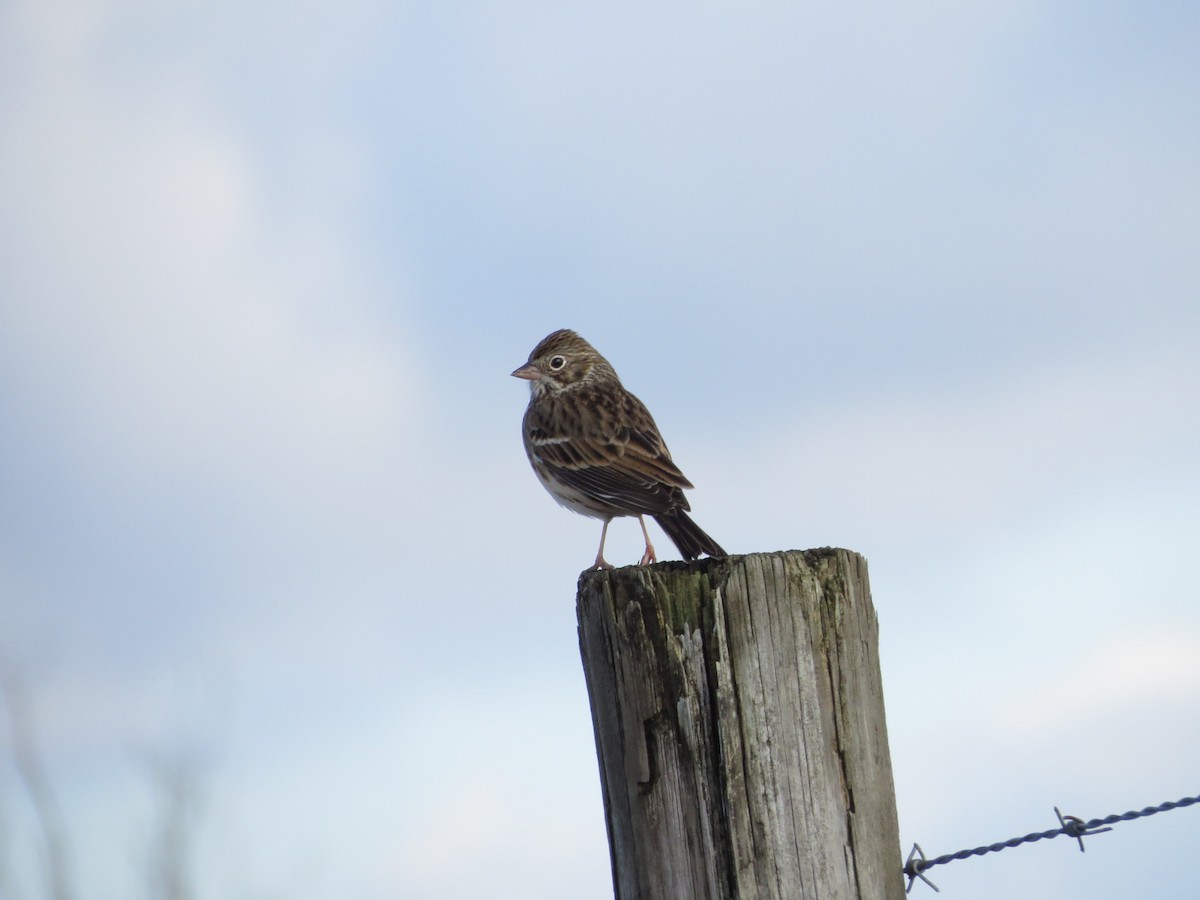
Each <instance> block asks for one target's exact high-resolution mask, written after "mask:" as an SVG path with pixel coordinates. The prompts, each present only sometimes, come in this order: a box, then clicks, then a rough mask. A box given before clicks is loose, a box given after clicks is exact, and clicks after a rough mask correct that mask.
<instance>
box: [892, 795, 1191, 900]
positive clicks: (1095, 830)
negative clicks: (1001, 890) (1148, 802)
mask: <svg viewBox="0 0 1200 900" xmlns="http://www.w3.org/2000/svg"><path fill="white" fill-rule="evenodd" d="M1194 803H1200V795H1197V796H1195V797H1184V798H1183V799H1181V800H1170V801H1167V802H1166V803H1160V804H1158V805H1157V806H1147V807H1144V808H1142V809H1135V810H1130V811H1129V812H1124V813H1113V814H1112V815H1109V816H1104V817H1103V818H1100V819H1088V820H1087V821H1086V822H1085V821H1084V820H1083V819H1080V818H1078V817H1077V816H1064V815H1063V814H1062V813H1060V812H1059V811H1058V807H1055V808H1054V812H1055V813H1056V814H1057V815H1058V820H1059V822H1061V823H1062V827H1060V828H1051V829H1050V830H1049V831H1035V832H1033V833H1032V834H1026V835H1023V836H1022V837H1014V838H1009V839H1008V840H1007V841H1000V842H998V843H995V844H987V845H986V846H983V847H973V848H971V849H970V850H959V851H958V852H957V853H947V854H944V855H943V856H937V857H934V858H933V859H926V858H925V854H924V852H923V851H922V850H921V845H920V844H913V849H912V852H911V853H909V855H908V861H907V862H906V863H905V864H904V874H905V875H906V876H908V887H907V888H905V893H908V891H910V890H912V886H913V883H914V882H915V881H916V879H918V878H919V879H921V880H922V881H924V882H925V883H926V884H928V885H929V886H930V887H931V888H933V889H934V890H935V891H936V890H937V889H938V887H937V885H935V884H934V883H933V882H932V881H930V880H929V879H928V878H926V877H925V872H927V871H928V870H929V869H932V868H933V867H934V866H941V865H945V864H946V863H948V862H953V861H955V860H958V859H967V858H969V857H972V856H983V855H984V854H985V853H995V852H997V851H999V850H1007V849H1008V848H1009V847H1019V846H1020V845H1021V844H1030V843H1033V842H1034V841H1041V840H1049V839H1050V838H1056V837H1058V836H1059V835H1060V834H1065V835H1069V836H1070V837H1073V838H1075V839H1076V840H1078V841H1079V849H1080V850H1083V838H1084V837H1085V836H1086V835H1092V834H1100V833H1102V832H1105V831H1112V828H1110V827H1105V826H1111V825H1115V824H1116V823H1117V822H1128V821H1132V820H1133V819H1141V818H1143V817H1145V816H1152V815H1155V814H1156V813H1160V812H1166V811H1168V810H1171V809H1179V808H1181V807H1185V806H1191V805H1192V804H1194Z"/></svg>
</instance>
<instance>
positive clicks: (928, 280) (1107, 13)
mask: <svg viewBox="0 0 1200 900" xmlns="http://www.w3.org/2000/svg"><path fill="white" fill-rule="evenodd" d="M1198 38H1200V14H1198V13H1197V11H1196V9H1195V8H1194V7H1193V5H1191V4H1183V3H1165V4H1153V5H1146V4H1136V3H1107V2H1101V3H1095V2H1093V3H1072V2H1041V3H1029V2H1015V3H1014V2H1004V3H1000V2H968V3H962V2H959V3H936V2H935V3H929V4H925V5H923V6H903V5H892V6H886V5H884V6H868V5H862V4H841V5H832V4H830V5H812V4H805V5H796V6H792V7H790V8H780V7H778V6H750V7H744V6H743V7H740V8H733V7H717V6H708V5H705V6H700V7H696V6H695V5H684V4H666V5H662V6H659V7H656V8H654V9H646V8H645V7H644V5H643V6H635V5H627V6H626V5H620V4H618V5H615V6H614V5H612V4H609V5H607V6H606V7H605V8H604V9H603V10H585V9H577V8H568V7H564V6H562V5H561V4H559V5H552V4H532V3H518V4H504V5H502V6H501V5H479V4H453V5H438V6H434V7H430V6H428V5H408V4H384V3H378V2H369V0H368V2H354V0H351V2H348V3H341V4H327V5H304V4H300V5H296V4H291V5H281V4H268V3H256V2H250V3H236V4H235V3H216V4H206V5H201V4H190V3H186V2H173V3H166V4H163V3H146V2H137V0H112V2H108V3H102V4H89V3H83V2H61V3H51V4H47V3H35V2H27V0H14V2H11V3H8V4H6V5H5V6H4V7H3V9H2V10H0V121H3V122H4V127H3V128H2V129H0V419H2V420H3V421H4V422H5V423H6V424H5V426H4V428H3V429H0V495H2V496H3V498H4V499H3V503H2V504H0V657H2V659H3V661H4V664H5V666H6V668H7V670H8V671H9V672H13V673H18V674H19V678H20V681H21V682H22V683H23V684H24V685H25V691H26V693H27V697H28V700H29V703H30V708H31V710H32V715H33V717H34V722H35V725H36V733H37V736H38V739H39V743H40V748H41V753H42V758H43V760H44V763H45V766H46V770H47V774H48V777H49V778H50V779H51V782H52V784H53V785H54V789H55V792H56V796H57V799H58V803H59V805H60V807H61V809H62V813H63V819H64V822H65V832H66V835H67V838H68V840H69V846H70V849H71V858H72V870H71V877H72V879H73V883H74V885H75V888H76V894H77V896H79V897H81V898H83V897H86V898H89V900H90V898H117V897H120V898H126V897H129V896H136V895H137V892H139V891H142V892H144V890H145V883H146V876H145V872H144V870H145V868H146V859H147V857H148V856H151V855H152V852H153V835H154V834H155V829H156V826H155V822H156V815H158V813H157V812H156V809H157V804H158V803H159V801H160V800H161V796H160V794H161V792H160V791H157V790H156V789H155V786H154V784H155V783H154V777H153V773H154V772H155V771H158V770H159V769H160V768H161V762H162V761H163V760H174V761H176V762H177V763H179V764H181V765H185V766H187V767H189V768H188V769H187V770H188V771H189V772H191V773H192V777H193V780H194V783H195V785H196V787H197V788H198V791H199V797H200V798H201V799H200V802H198V803H197V805H196V807H195V809H194V818H193V819H192V820H191V824H190V834H191V856H190V860H191V877H192V878H193V880H194V882H195V884H196V886H197V890H198V896H200V897H205V898H208V897H213V898H216V897H220V898H225V897H273V896H287V897H291V898H297V900H306V898H323V897H328V896H335V895H336V896H354V897H360V898H364V900H371V898H392V897H420V898H431V900H443V898H444V900H452V898H454V900H456V898H467V897H477V896H480V895H481V894H484V893H486V895H487V896H490V897H498V898H505V897H514V898H515V897H522V898H530V897H533V898H537V897H545V898H557V897H563V896H571V897H578V898H583V900H590V898H605V897H610V896H611V886H610V882H609V875H608V855H607V848H606V844H605V836H604V826H603V813H602V809H601V803H600V794H599V786H598V776H597V774H596V764H595V758H594V748H593V744H592V736H591V726H590V720H589V717H588V709H587V700H586V694H585V689H584V685H583V681H582V674H581V669H580V665H579V660H578V650H577V644H576V635H575V622H574V605H573V601H574V591H575V580H576V577H577V575H578V572H579V570H580V569H581V567H582V566H584V565H586V564H587V563H588V562H589V561H590V560H591V559H592V556H593V554H594V552H595V543H596V540H597V538H598V527H597V524H596V523H595V522H593V521H590V520H586V519H583V518H580V517H575V516H571V515H570V514H568V513H567V512H565V511H563V510H562V509H560V508H559V507H557V506H556V505H555V504H554V503H553V502H552V501H551V500H550V498H549V497H548V496H546V495H545V493H544V492H543V491H542V490H541V488H540V487H539V486H538V485H537V483H536V482H535V480H534V478H533V476H532V474H531V473H530V472H529V471H528V467H527V464H526V462H525V459H524V454H523V452H522V450H521V447H520V439H519V421H520V417H521V413H522V411H523V408H524V405H525V402H526V399H527V391H526V389H525V386H524V385H523V384H521V383H519V382H517V381H515V380H514V379H511V378H509V377H508V373H509V372H510V371H512V369H513V368H515V367H516V366H517V365H518V364H520V363H521V362H523V361H524V359H525V357H526V355H527V354H528V352H529V350H530V348H531V347H532V346H533V345H534V344H535V343H536V342H537V340H539V339H540V338H541V337H542V336H543V335H545V334H546V333H547V332H549V331H551V330H553V329H555V328H559V327H572V328H575V329H576V330H578V331H580V332H581V333H582V334H583V335H584V336H586V337H587V338H588V339H589V340H590V341H591V342H592V343H593V344H595V345H596V346H597V347H598V348H599V349H600V350H601V352H603V353H604V354H605V355H606V356H608V358H609V359H610V360H611V361H612V362H613V363H614V365H615V366H616V368H617V370H618V372H620V373H621V375H622V377H623V378H624V380H625V382H626V384H627V386H629V387H630V388H631V389H632V390H634V391H635V392H636V393H637V394H638V395H639V396H641V397H642V399H643V400H645V401H646V402H647V404H648V405H649V407H650V408H651V409H652V410H653V411H654V414H655V416H656V418H657V420H658V423H659V425H660V427H661V429H662V431H663V433H664V434H665V435H666V437H667V440H668V441H669V443H670V445H671V448H672V450H673V452H674V454H675V457H676V459H677V461H678V462H679V463H680V465H681V466H682V468H683V470H684V471H685V472H686V474H687V475H688V477H689V478H690V479H691V480H692V481H693V482H694V483H695V484H696V485H697V488H696V490H695V491H694V492H692V494H691V499H692V505H693V509H694V511H695V515H696V518H697V520H698V521H699V522H700V523H701V524H702V525H703V527H704V528H705V529H706V530H708V531H709V532H711V533H712V534H713V536H714V537H715V538H716V539H717V540H719V541H720V542H721V543H722V544H723V545H724V546H725V547H726V548H728V549H730V550H731V551H733V552H751V551H760V550H761V551H766V550H778V549H789V548H805V547H815V546H826V545H836V546H844V547H849V548H851V549H853V550H856V551H858V552H861V553H863V554H864V555H865V556H866V557H867V558H868V560H869V561H870V565H871V575H872V587H873V593H874V598H875V604H876V607H877V609H878V612H879V618H880V623H881V633H882V646H881V652H882V657H883V669H884V671H883V675H884V684H885V691H886V695H887V702H888V713H889V730H890V734H891V743H892V754H893V765H894V768H895V777H896V785H897V797H898V803H899V808H900V818H901V834H902V839H903V840H904V841H905V847H904V849H905V850H907V847H908V844H909V843H910V842H912V841H914V840H917V841H920V842H921V843H922V845H923V846H924V847H925V849H926V851H928V852H929V853H930V854H931V855H935V854H939V853H943V852H950V851H953V850H957V849H960V848H963V847H969V846H975V845H976V844H982V843H989V842H992V841H996V840H1002V839H1005V838H1007V837H1010V836H1013V835H1017V834H1024V833H1026V832H1029V831H1034V830H1044V829H1047V828H1050V827H1053V825H1054V824H1055V823H1054V820H1053V817H1052V810H1051V807H1052V806H1054V805H1056V804H1057V805H1058V806H1060V807H1061V808H1062V809H1063V810H1064V811H1065V812H1070V813H1074V814H1076V815H1080V816H1083V817H1084V818H1090V817H1093V816H1101V815H1105V814H1107V813H1110V812H1118V811H1123V810H1125V809H1128V808H1133V807H1139V806H1142V805H1146V804H1150V803H1156V802H1159V801H1162V800H1168V799H1176V798H1178V797H1181V796H1184V795H1189V794H1194V793H1195V792H1196V771H1197V770H1196V764H1195V751H1194V748H1195V746H1196V745H1197V743H1198V742H1200V716H1198V715H1197V711H1198V709H1200V608H1198V604H1197V603H1196V589H1195V577H1194V565H1193V559H1194V557H1195V549H1194V548H1195V547H1196V546H1197V544H1198V543H1200V524H1198V517H1197V514H1196V510H1197V509H1200V470H1198V467H1197V462H1196V459H1197V454H1196V447H1197V444H1198V439H1200V352H1198V349H1200V348H1198V343H1200V341H1198V338H1197V335H1198V334H1200V302H1198V300H1200V297H1198V295H1197V291H1198V288H1197V286H1198V285H1200V263H1198V260H1200V254H1197V247H1198V246H1200V168H1198V167H1197V160H1198V159H1200V116H1198V107H1197V103H1196V99H1195V96H1196V85H1197V83H1198V81H1197V78H1198V76H1200V60H1198V59H1197V55H1196V53H1195V47H1196V45H1197V39H1198ZM660 543H661V544H662V547H663V548H665V547H666V546H667V542H666V541H665V539H663V540H662V541H660ZM639 553H640V535H639V533H638V529H637V528H636V526H635V525H633V524H632V523H630V522H624V523H620V522H618V523H616V524H615V525H614V527H613V528H612V529H611V533H610V544H609V551H608V558H609V559H610V560H613V561H618V562H619V561H625V562H633V561H635V560H636V559H637V557H638V555H639ZM10 737H11V736H10V732H9V725H8V723H7V722H4V723H3V724H2V725H0V753H2V755H0V854H3V855H2V856H0V862H2V863H3V865H0V871H3V872H4V873H5V874H4V876H3V877H4V878H6V879H7V882H6V883H0V894H2V893H4V890H5V889H8V890H9V891H10V892H12V893H13V895H14V896H16V895H17V893H18V891H19V892H21V895H22V896H39V895H40V894H39V893H38V891H39V873H38V868H37V858H38V857H37V852H38V850H37V847H38V845H37V840H36V831H35V830H34V827H33V824H34V818H33V815H32V812H31V809H30V804H29V801H28V798H27V797H26V796H25V794H24V793H23V791H22V789H21V786H20V781H19V779H18V776H17V772H16V770H15V768H14V766H13V764H12V752H11V741H10ZM156 767H157V768H156ZM1198 823H1200V820H1197V818H1196V814H1195V813H1194V812H1192V811H1190V810H1185V811H1180V812H1174V813H1170V814H1167V815H1164V816H1161V817H1157V818H1155V819H1148V820H1144V821H1140V822H1136V823H1131V824H1128V825H1124V826H1122V827H1120V828H1119V829H1118V830H1117V831H1115V832H1114V833H1112V834H1108V835H1104V836H1101V837H1097V838H1095V839H1093V841H1092V842H1091V844H1090V847H1091V849H1089V852H1088V853H1087V854H1086V855H1080V854H1078V853H1077V852H1075V851H1074V850H1073V848H1072V847H1071V846H1069V845H1067V844H1066V842H1065V841H1063V840H1061V839H1060V840H1059V841H1055V842H1051V843H1048V844H1039V845H1035V846H1033V847H1028V848H1024V849H1022V850H1014V851H1009V852H1007V853H1005V854H999V855H995V856H993V857H989V858H986V859H979V860H971V861H967V862H961V863H957V864H955V865H954V866H949V867H946V868H944V869H942V870H940V871H938V872H937V873H935V875H934V879H935V880H936V881H937V882H938V883H939V884H940V885H941V886H942V888H943V895H944V896H958V897H968V896H969V897H972V898H983V900H988V898H993V897H996V898H999V897H1007V896H1009V895H1010V894H1011V891H1012V886H1013V885H1014V884H1036V885H1038V890H1039V891H1042V892H1044V893H1046V894H1050V893H1054V894H1055V895H1056V896H1059V897H1061V898H1064V900H1074V898H1083V897H1089V896H1097V895H1101V896H1129V895H1131V894H1132V893H1133V892H1135V891H1136V893H1137V895H1138V896H1148V897H1153V896H1160V897H1175V896H1180V895H1181V894H1182V893H1184V892H1185V890H1186V889H1185V888H1184V885H1187V886H1189V889H1190V887H1191V886H1194V884H1195V883H1196V878H1197V875H1198V874H1200V873H1198V872H1197V869H1196V864H1195V862H1194V854H1193V853H1191V850H1190V849H1189V850H1186V852H1185V848H1194V846H1195V843H1196V840H1197V838H1198V837H1200V824H1198ZM914 890H919V889H914Z"/></svg>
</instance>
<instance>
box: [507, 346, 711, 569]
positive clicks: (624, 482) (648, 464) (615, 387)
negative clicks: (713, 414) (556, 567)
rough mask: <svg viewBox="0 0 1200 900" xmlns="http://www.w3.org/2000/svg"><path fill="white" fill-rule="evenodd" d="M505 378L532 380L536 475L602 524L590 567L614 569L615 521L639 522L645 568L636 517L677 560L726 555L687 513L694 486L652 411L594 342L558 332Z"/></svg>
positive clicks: (648, 557)
mask: <svg viewBox="0 0 1200 900" xmlns="http://www.w3.org/2000/svg"><path fill="white" fill-rule="evenodd" d="M512 374H513V375H514V376H515V377H517V378H524V379H527V380H528V381H529V388H530V397H529V408H528V409H526V410H525V419H524V422H523V429H522V430H523V432H524V436H525V453H526V454H527V455H528V456H529V462H530V464H531V465H532V466H533V471H534V472H535V473H536V474H537V477H538V479H539V480H540V481H541V482H542V485H543V486H544V487H545V488H546V490H548V491H549V492H550V494H551V496H552V497H554V499H555V500H557V501H558V502H559V503H561V504H562V505H563V506H565V507H567V509H571V510H574V511H575V512H577V513H580V514H582V515H585V516H591V517H593V518H596V519H603V520H604V527H603V528H602V529H601V531H600V549H599V550H598V551H597V552H596V563H595V566H596V568H598V569H600V568H604V569H609V568H612V566H610V565H609V564H608V563H607V562H606V561H605V559H604V539H605V537H606V536H607V535H608V523H609V522H611V521H612V520H613V519H614V518H616V517H617V516H637V519H638V522H639V523H640V524H641V526H642V536H643V537H645V539H646V552H645V553H644V554H643V555H642V561H641V564H642V565H646V564H647V563H652V562H654V561H655V560H656V559H657V557H656V556H655V554H654V545H653V544H651V543H650V533H649V532H648V531H646V520H645V519H644V518H643V516H652V517H653V518H654V521H656V522H657V523H658V524H659V526H660V527H661V528H662V530H663V531H665V532H666V533H667V536H668V537H669V538H670V539H671V540H672V541H674V542H675V546H676V547H678V548H679V552H680V553H681V554H682V555H683V558H684V559H688V560H691V559H695V558H696V557H698V556H699V555H700V554H701V553H707V554H708V555H709V556H726V555H728V554H726V553H725V551H724V550H722V549H721V547H720V545H719V544H717V542H716V541H714V540H713V539H712V538H710V537H709V536H708V535H707V534H705V533H704V531H703V530H701V528H700V526H699V525H697V524H696V523H695V522H693V521H692V520H691V518H690V517H689V516H688V514H687V512H688V510H690V509H691V506H690V505H689V504H688V501H687V498H686V497H685V496H684V495H683V491H684V488H690V487H692V483H691V482H690V481H688V480H687V479H686V478H684V477H683V473H682V472H681V471H679V467H678V466H676V465H675V463H674V462H673V461H672V460H671V454H670V452H669V451H668V450H667V445H666V444H665V443H663V439H662V437H661V436H660V435H659V433H658V426H656V425H655V424H654V419H653V418H652V417H651V415H650V411H649V410H647V409H646V407H645V406H644V405H643V404H642V401H640V400H639V399H638V398H637V397H635V396H633V394H631V393H629V391H627V390H625V388H624V387H623V386H622V384H621V379H619V378H618V377H617V373H616V371H614V369H613V367H612V366H611V365H610V364H609V362H608V360H606V359H605V358H604V357H603V356H601V355H600V354H599V353H597V352H596V349H595V348H594V347H593V346H592V345H591V344H589V343H588V342H587V341H585V340H584V339H583V338H581V337H580V336H579V335H577V334H576V333H575V332H573V331H568V330H567V329H565V328H564V329H562V330H560V331H555V332H554V333H553V334H550V335H547V336H546V337H545V338H543V339H542V342H541V343H540V344H538V345H537V346H536V347H534V348H533V352H532V353H530V354H529V360H528V362H526V363H525V365H523V366H521V367H520V368H519V369H517V370H516V371H515V372H513V373H512Z"/></svg>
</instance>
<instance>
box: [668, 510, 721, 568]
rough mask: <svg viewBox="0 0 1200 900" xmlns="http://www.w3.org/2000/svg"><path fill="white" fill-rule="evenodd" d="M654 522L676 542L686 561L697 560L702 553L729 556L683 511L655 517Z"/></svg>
mask: <svg viewBox="0 0 1200 900" xmlns="http://www.w3.org/2000/svg"><path fill="white" fill-rule="evenodd" d="M654 521H655V522H657V523H658V526H659V527H660V528H661V529H662V530H663V531H665V532H666V533H667V537H669V538H670V539H671V540H672V541H674V542H675V546H676V547H678V548H679V553H680V555H682V556H683V558H684V559H687V560H692V559H695V558H696V557H697V556H699V555H700V554H701V553H707V554H708V555H709V556H728V555H729V554H728V553H726V552H725V551H724V550H722V549H721V545H720V544H718V543H717V542H716V541H714V540H713V539H712V538H710V537H709V536H708V535H707V534H705V533H704V530H703V529H702V528H701V527H700V526H699V525H697V524H696V523H695V522H693V521H692V519H691V517H690V516H688V514H687V513H685V512H684V511H683V510H681V509H677V510H674V511H673V512H669V513H664V514H662V515H660V516H655V517H654Z"/></svg>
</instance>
